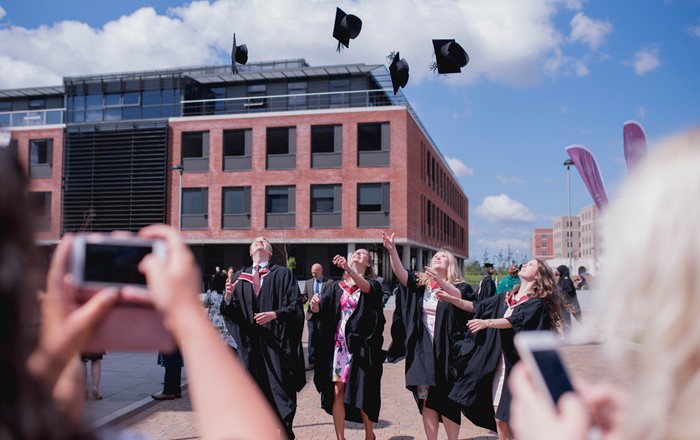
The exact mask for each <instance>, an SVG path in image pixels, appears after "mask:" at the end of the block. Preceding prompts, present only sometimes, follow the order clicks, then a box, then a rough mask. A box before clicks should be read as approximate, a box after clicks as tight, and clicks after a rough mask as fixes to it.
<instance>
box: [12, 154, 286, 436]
mask: <svg viewBox="0 0 700 440" xmlns="http://www.w3.org/2000/svg"><path fill="white" fill-rule="evenodd" d="M27 185H28V179H27V176H26V174H25V169H24V168H23V166H22V165H21V164H20V162H19V161H18V160H17V156H16V154H14V153H13V152H12V150H11V149H9V148H7V147H5V146H3V145H0V225H1V226H0V322H1V323H2V325H0V369H2V377H3V380H4V384H5V385H8V386H2V387H0V411H1V412H2V414H3V416H2V417H1V418H0V438H17V439H28V438H35V439H48V440H53V439H67V438H70V439H81V438H100V437H102V438H107V437H106V436H102V435H101V434H102V432H96V433H94V432H89V431H88V430H87V429H85V428H84V427H82V426H81V422H80V420H81V414H82V412H83V408H84V394H83V393H84V390H85V388H84V387H85V383H84V381H83V378H84V374H83V372H82V367H81V365H80V364H81V362H80V358H79V356H78V354H79V353H80V352H81V350H82V349H83V348H84V347H85V344H86V343H87V341H88V339H89V337H90V335H91V334H92V332H93V330H94V329H95V328H96V327H97V326H99V325H100V322H102V321H103V318H104V316H105V314H106V313H107V312H108V311H109V310H110V309H111V308H112V307H113V306H114V305H115V304H116V303H117V301H118V300H119V291H118V290H117V289H116V288H105V289H102V290H100V291H99V292H97V293H96V294H95V295H94V296H93V297H92V298H91V299H90V300H88V301H87V302H85V303H84V304H81V305H79V304H78V303H77V302H76V300H75V297H74V292H75V290H74V286H73V285H72V284H71V283H70V281H69V280H68V279H67V277H66V273H67V270H68V266H69V257H70V251H71V246H72V235H71V234H66V235H64V236H63V238H62V240H61V242H60V243H59V244H58V245H57V246H56V249H55V250H54V253H53V257H52V259H51V263H50V265H49V270H48V277H47V278H46V293H45V294H44V295H42V296H41V299H39V296H38V295H37V294H36V292H37V290H38V286H40V285H41V284H42V281H41V278H42V277H44V276H45V274H44V272H43V271H40V270H38V265H37V261H38V258H37V254H36V248H35V239H34V236H33V233H32V220H31V218H30V215H29V210H28V209H27V206H26V203H27V202H26V199H27V197H26V194H27ZM140 235H141V236H143V237H147V238H160V239H163V240H166V242H167V243H168V248H169V259H168V261H167V262H161V261H160V260H159V259H158V258H155V257H153V256H146V257H145V258H144V259H143V261H142V262H141V264H140V266H139V268H140V270H141V271H142V272H143V273H144V274H145V275H146V279H147V283H148V290H149V292H150V297H151V299H152V300H153V304H154V306H155V307H156V309H157V310H158V311H159V312H160V313H161V314H162V316H163V319H164V322H165V325H166V326H167V328H168V329H169V330H170V331H171V332H172V333H173V336H174V339H175V340H176V341H179V342H180V343H181V344H182V350H183V355H184V357H185V359H186V361H187V365H188V368H189V373H190V383H189V392H190V396H191V399H192V406H193V408H194V410H195V413H196V417H197V423H198V431H199V434H200V435H201V436H202V438H261V439H276V438H281V433H280V425H279V423H278V422H277V419H276V417H275V415H274V412H273V411H272V409H271V408H270V407H269V405H267V402H266V401H265V398H264V397H263V396H262V394H261V393H260V392H259V391H258V389H257V388H256V387H255V384H254V383H253V381H252V380H251V379H250V377H249V376H248V375H247V373H246V372H245V370H244V369H243V368H242V367H241V365H239V364H238V363H237V362H236V361H235V359H233V357H232V356H230V354H229V352H228V351H227V350H226V348H225V347H223V346H222V344H221V343H220V342H219V338H218V337H217V335H216V332H214V330H213V329H212V328H211V325H210V324H209V322H208V321H207V319H206V317H205V316H204V314H203V313H202V310H201V306H200V305H199V301H198V296H197V295H198V293H199V291H200V286H201V284H200V282H201V281H200V280H201V278H200V274H199V270H198V268H197V265H196V263H195V260H194V257H193V255H192V253H191V252H190V250H189V249H188V248H187V246H186V245H185V244H184V243H183V242H182V240H181V239H180V238H179V235H178V232H177V231H176V230H175V229H173V228H172V227H170V226H165V225H156V226H150V227H148V228H145V229H144V230H142V231H141V232H140ZM221 371H226V372H227V374H225V375H222V374H221ZM9 385H11V386H9ZM242 396H243V398H242ZM222 408H226V409H227V416H226V417H221V409H222ZM251 421H255V422H254V423H253V422H251Z"/></svg>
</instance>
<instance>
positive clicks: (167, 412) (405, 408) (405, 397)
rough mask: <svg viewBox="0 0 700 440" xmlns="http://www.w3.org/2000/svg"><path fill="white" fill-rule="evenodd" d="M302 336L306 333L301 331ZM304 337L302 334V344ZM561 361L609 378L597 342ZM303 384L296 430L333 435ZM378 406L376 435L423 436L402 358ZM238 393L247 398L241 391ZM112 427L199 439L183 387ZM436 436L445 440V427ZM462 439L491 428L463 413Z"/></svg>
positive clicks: (486, 435)
mask: <svg viewBox="0 0 700 440" xmlns="http://www.w3.org/2000/svg"><path fill="white" fill-rule="evenodd" d="M385 313H386V315H387V322H388V323H390V322H391V313H392V310H390V309H387V310H386V311H385ZM389 327H390V326H389V324H387V327H386V329H385V340H386V345H387V346H388V343H389V342H390V336H389ZM305 338H306V336H305ZM305 342H306V339H304V343H305ZM563 356H564V361H565V363H566V364H567V367H568V368H569V369H570V371H571V374H572V376H573V377H574V378H584V379H588V380H592V381H596V380H601V379H602V378H606V379H610V378H611V377H612V373H611V370H610V368H609V366H608V364H607V363H606V362H605V361H604V360H603V359H602V357H601V352H600V347H599V346H596V345H582V346H572V347H566V348H564V350H563ZM307 379H308V382H307V385H306V387H304V389H303V390H302V391H301V392H300V393H299V395H298V410H297V415H296V418H295V420H294V422H295V427H294V431H295V433H296V435H297V438H298V439H301V440H307V439H308V440H322V439H323V440H325V439H333V438H335V436H334V430H333V422H332V419H331V416H330V415H328V414H326V413H325V412H324V411H323V410H322V409H321V408H320V400H319V395H318V393H317V392H316V389H315V387H314V385H313V382H312V372H308V373H307ZM381 392H382V410H381V413H380V420H379V423H378V424H376V426H375V432H376V435H377V439H382V440H385V439H390V440H409V439H422V438H425V434H424V432H423V426H422V421H421V418H420V415H419V413H418V409H417V407H416V404H415V401H414V400H413V396H412V395H411V393H410V392H409V391H408V390H406V388H405V387H404V363H403V362H400V363H398V364H385V365H384V375H383V377H382V389H381ZM241 398H245V397H244V396H241ZM111 426H113V427H114V428H116V429H131V430H134V431H137V432H139V433H141V434H144V435H146V436H148V437H149V438H152V439H191V438H199V437H198V433H197V427H196V423H195V416H194V413H193V411H192V407H191V403H190V400H189V396H188V393H187V391H186V390H185V391H184V393H183V398H182V399H176V400H172V401H164V402H150V403H148V404H146V405H144V406H142V407H141V408H140V409H139V410H138V411H135V412H132V413H131V414H129V415H126V416H123V417H121V418H120V419H117V420H115V422H114V423H112V424H111ZM345 436H346V438H347V439H348V440H360V439H363V438H364V430H363V428H362V425H361V424H355V423H346V431H345ZM438 438H439V439H445V438H446V436H445V433H444V431H441V432H440V435H439V437H438ZM460 439H462V440H485V439H497V436H496V435H495V433H493V432H491V431H488V430H485V429H482V428H479V427H476V426H474V425H472V424H471V422H469V421H468V420H466V419H464V418H463V421H462V427H461V429H460Z"/></svg>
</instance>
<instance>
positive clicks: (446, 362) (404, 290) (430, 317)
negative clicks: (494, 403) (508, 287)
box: [382, 232, 475, 440]
mask: <svg viewBox="0 0 700 440" xmlns="http://www.w3.org/2000/svg"><path fill="white" fill-rule="evenodd" d="M382 240H383V241H384V247H385V248H386V250H387V251H388V252H389V258H390V259H391V267H392V269H393V271H394V274H395V275H396V278H397V279H398V281H399V288H398V289H399V290H398V292H397V304H398V306H397V308H396V309H395V311H394V314H395V315H397V314H398V315H399V316H400V319H394V320H393V324H394V325H396V326H401V327H400V329H401V332H405V333H403V338H402V339H394V340H392V347H390V348H389V351H390V352H391V353H394V352H395V351H396V348H395V347H394V345H401V346H402V349H401V350H399V352H402V353H405V354H406V388H407V389H408V390H410V391H411V392H412V393H413V397H414V399H415V400H416V404H417V405H418V411H419V412H420V413H421V417H422V419H423V429H424V430H425V437H426V438H427V439H428V440H436V439H437V436H438V431H439V427H440V422H442V423H443V425H444V427H445V432H446V433H447V438H448V439H449V440H456V439H457V437H458V436H459V427H460V422H461V418H462V415H461V414H460V408H459V405H458V404H457V403H456V402H454V401H453V400H451V399H449V398H448V395H449V393H450V391H451V389H452V380H451V377H450V373H449V369H450V359H451V357H452V343H453V341H452V335H454V334H455V333H458V332H459V331H461V329H462V328H464V326H465V325H466V323H467V318H468V317H469V314H468V313H466V312H464V311H463V310H461V309H458V308H456V307H452V306H451V305H450V304H448V303H446V302H440V301H438V299H437V296H436V295H437V293H438V292H445V293H446V294H448V295H451V296H454V297H455V298H460V299H471V300H474V299H475V295H474V293H473V292H472V288H471V286H469V285H468V284H466V283H465V282H464V279H463V278H462V274H461V273H460V270H459V266H458V264H457V259H456V258H455V257H454V255H453V254H452V253H451V252H448V251H446V250H440V251H438V252H436V253H435V255H433V258H432V259H431V260H430V265H429V266H428V267H426V268H425V272H414V273H410V274H409V272H408V271H407V270H406V268H405V267H404V266H403V264H402V262H401V258H400V257H399V253H398V251H397V249H396V244H395V242H394V234H391V235H387V234H386V233H384V232H382ZM399 298H400V299H399ZM394 325H392V332H391V333H392V335H397V334H399V332H397V330H396V329H394V328H393V327H394ZM392 360H393V359H392Z"/></svg>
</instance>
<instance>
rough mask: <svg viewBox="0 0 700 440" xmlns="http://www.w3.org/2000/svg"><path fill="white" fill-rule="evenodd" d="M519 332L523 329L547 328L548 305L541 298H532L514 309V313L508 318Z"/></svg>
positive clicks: (514, 329) (516, 331)
mask: <svg viewBox="0 0 700 440" xmlns="http://www.w3.org/2000/svg"><path fill="white" fill-rule="evenodd" d="M506 319H507V320H508V322H510V323H511V325H512V326H513V331H514V332H515V333H518V332H520V331H523V330H545V329H546V328H545V322H546V321H547V319H548V317H547V306H546V305H545V303H544V301H542V299H540V298H531V299H529V300H527V301H525V302H524V303H522V304H520V305H519V306H517V307H515V309H513V314H512V315H511V316H510V317H509V318H506Z"/></svg>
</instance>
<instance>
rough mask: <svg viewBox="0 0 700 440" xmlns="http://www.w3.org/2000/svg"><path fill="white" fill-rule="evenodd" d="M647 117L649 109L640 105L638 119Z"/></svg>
mask: <svg viewBox="0 0 700 440" xmlns="http://www.w3.org/2000/svg"><path fill="white" fill-rule="evenodd" d="M646 117H647V109H646V107H644V106H643V105H640V106H639V108H638V109H637V118H639V119H645V118H646Z"/></svg>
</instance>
